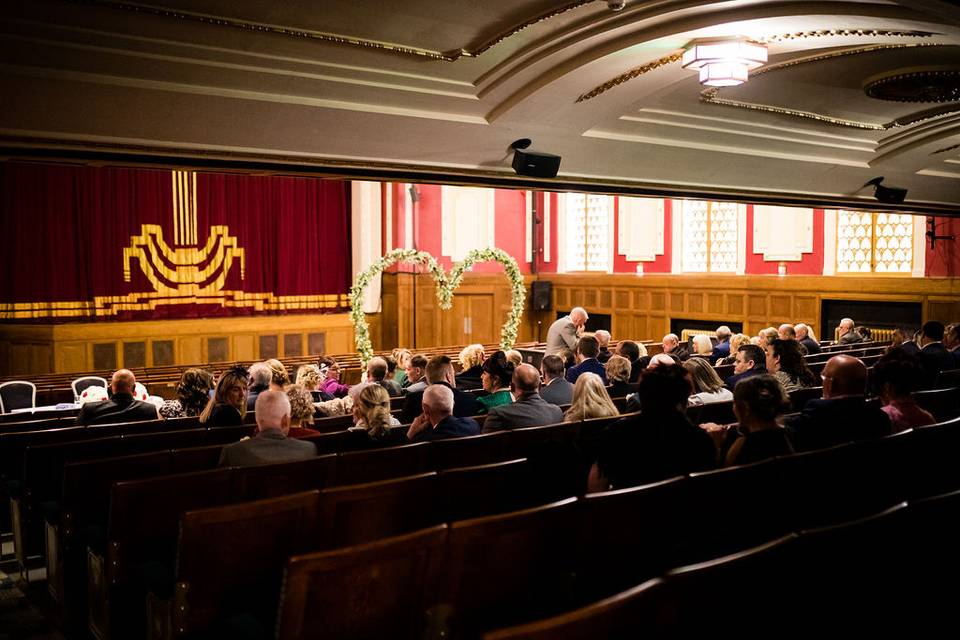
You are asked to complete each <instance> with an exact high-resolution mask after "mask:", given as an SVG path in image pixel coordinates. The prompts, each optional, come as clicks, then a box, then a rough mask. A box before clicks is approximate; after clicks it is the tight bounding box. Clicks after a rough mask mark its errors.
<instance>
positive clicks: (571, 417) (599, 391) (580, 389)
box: [563, 356, 624, 422]
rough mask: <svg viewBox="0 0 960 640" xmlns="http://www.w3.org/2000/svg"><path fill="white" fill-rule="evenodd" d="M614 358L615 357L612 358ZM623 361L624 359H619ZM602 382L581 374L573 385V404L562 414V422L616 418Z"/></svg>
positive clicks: (596, 376)
mask: <svg viewBox="0 0 960 640" xmlns="http://www.w3.org/2000/svg"><path fill="white" fill-rule="evenodd" d="M614 357H616V356H614ZM621 360H624V358H621ZM618 415H620V412H619V411H617V407H616V406H614V404H613V401H612V400H610V396H609V395H607V388H606V387H605V386H604V384H603V380H602V379H601V378H600V376H598V375H597V374H595V373H589V372H588V373H581V374H580V375H579V376H578V377H577V381H576V382H575V383H574V385H573V402H572V403H571V404H570V408H569V409H567V412H566V413H565V414H563V421H564V422H579V421H580V420H589V419H590V418H606V417H609V416H618Z"/></svg>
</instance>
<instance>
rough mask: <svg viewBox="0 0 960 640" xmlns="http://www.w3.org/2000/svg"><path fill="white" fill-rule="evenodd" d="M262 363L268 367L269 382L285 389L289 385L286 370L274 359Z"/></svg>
mask: <svg viewBox="0 0 960 640" xmlns="http://www.w3.org/2000/svg"><path fill="white" fill-rule="evenodd" d="M263 363H264V364H265V365H267V366H268V367H270V371H271V373H272V375H271V377H270V382H271V383H272V384H275V385H277V386H278V387H285V386H287V385H288V384H290V376H289V374H287V368H286V367H285V366H283V363H282V362H280V361H279V360H277V359H276V358H270V359H269V360H264V361H263Z"/></svg>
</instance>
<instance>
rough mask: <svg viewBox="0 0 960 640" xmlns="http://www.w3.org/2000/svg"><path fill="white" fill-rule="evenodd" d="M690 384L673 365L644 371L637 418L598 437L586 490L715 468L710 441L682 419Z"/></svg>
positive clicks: (685, 376)
mask: <svg viewBox="0 0 960 640" xmlns="http://www.w3.org/2000/svg"><path fill="white" fill-rule="evenodd" d="M690 389H691V387H690V378H689V374H688V373H687V372H686V370H685V369H684V368H683V367H682V366H680V365H676V364H670V365H661V366H657V367H655V368H652V369H650V368H648V369H646V370H644V372H643V375H642V376H640V386H639V391H638V393H639V396H640V404H641V406H642V409H641V411H640V413H638V414H636V415H633V416H627V417H625V418H622V419H621V420H619V421H617V422H616V423H614V424H613V425H611V427H610V428H609V429H608V430H607V431H605V432H603V434H602V435H601V438H600V442H599V450H598V456H597V462H596V464H594V466H593V468H592V469H591V471H590V481H589V484H588V490H590V491H604V490H607V489H609V488H610V487H611V486H612V487H613V488H615V489H620V488H622V487H631V486H636V485H641V484H646V483H649V482H656V481H657V480H663V479H665V478H671V477H674V476H680V475H684V474H687V473H691V472H693V471H703V470H705V469H710V468H712V467H714V466H715V465H716V447H715V446H714V444H713V439H712V438H711V437H710V436H709V435H707V433H706V432H705V431H704V430H702V429H700V428H699V427H697V426H694V425H693V424H692V423H691V422H690V421H689V420H688V419H687V417H686V415H685V413H684V412H685V410H686V408H687V398H688V397H689V396H690Z"/></svg>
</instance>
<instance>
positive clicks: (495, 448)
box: [429, 431, 510, 471]
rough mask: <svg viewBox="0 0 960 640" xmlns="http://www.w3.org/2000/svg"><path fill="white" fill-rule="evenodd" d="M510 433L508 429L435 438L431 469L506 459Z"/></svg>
mask: <svg viewBox="0 0 960 640" xmlns="http://www.w3.org/2000/svg"><path fill="white" fill-rule="evenodd" d="M509 435H510V434H509V433H508V432H506V431H497V432H495V433H485V434H482V435H477V436H466V437H463V438H446V439H442V440H433V441H432V442H430V455H429V458H430V459H429V466H430V469H431V470H434V471H443V470H444V469H454V468H456V467H471V466H476V465H482V464H490V463H493V462H500V461H502V460H505V459H506V458H505V457H504V456H505V455H506V451H505V448H506V443H507V439H508V438H509Z"/></svg>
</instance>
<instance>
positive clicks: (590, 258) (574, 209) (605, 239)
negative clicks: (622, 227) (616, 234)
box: [565, 193, 612, 271]
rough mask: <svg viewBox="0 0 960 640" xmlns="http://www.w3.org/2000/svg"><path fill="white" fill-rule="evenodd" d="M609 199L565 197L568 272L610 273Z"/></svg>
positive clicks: (568, 195) (582, 196)
mask: <svg viewBox="0 0 960 640" xmlns="http://www.w3.org/2000/svg"><path fill="white" fill-rule="evenodd" d="M611 208H612V207H611V198H610V197H609V196H604V195H593V194H584V193H568V194H566V201H565V210H566V216H567V219H566V232H565V233H566V259H567V271H609V270H610V267H611V264H610V229H611V227H610V225H611V224H612V222H611V220H610V218H611V216H610V211H611Z"/></svg>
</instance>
